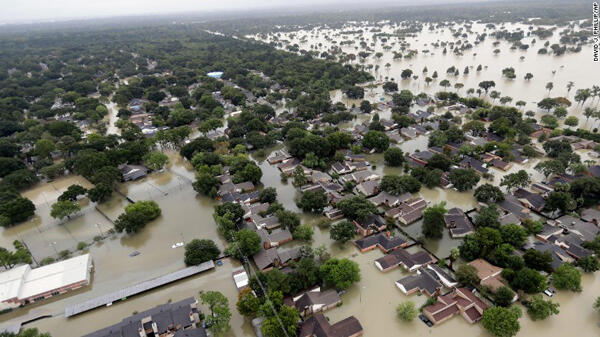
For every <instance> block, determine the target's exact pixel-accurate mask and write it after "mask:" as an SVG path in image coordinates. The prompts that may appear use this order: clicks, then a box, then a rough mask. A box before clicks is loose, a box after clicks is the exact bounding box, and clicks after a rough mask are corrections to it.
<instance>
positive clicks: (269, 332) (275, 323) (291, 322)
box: [261, 305, 300, 337]
mask: <svg viewBox="0 0 600 337" xmlns="http://www.w3.org/2000/svg"><path fill="white" fill-rule="evenodd" d="M298 322H300V313H299V312H298V309H296V308H295V307H290V306H287V305H280V306H279V308H278V311H277V316H275V315H273V314H270V315H267V316H266V318H265V320H264V321H263V322H262V326H261V332H262V334H263V336H265V337H288V336H296V334H297V331H298ZM282 325H283V328H284V329H285V332H284V331H283V330H282V329H281V326H282Z"/></svg>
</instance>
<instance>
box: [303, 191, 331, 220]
mask: <svg viewBox="0 0 600 337" xmlns="http://www.w3.org/2000/svg"><path fill="white" fill-rule="evenodd" d="M326 206H327V196H326V195H325V193H324V192H323V191H322V190H320V189H317V190H314V191H306V192H304V193H302V197H301V198H300V201H298V207H300V208H301V209H302V210H303V211H305V212H310V213H315V214H320V213H322V212H323V208H325V207H326Z"/></svg>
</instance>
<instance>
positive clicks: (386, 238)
mask: <svg viewBox="0 0 600 337" xmlns="http://www.w3.org/2000/svg"><path fill="white" fill-rule="evenodd" d="M354 245H355V246H356V247H357V248H358V249H359V250H360V251H361V252H363V253H364V252H368V251H370V250H373V249H375V248H379V249H380V250H381V251H382V252H384V253H387V252H389V251H391V250H394V249H398V248H406V247H407V246H408V241H406V239H405V238H403V237H401V236H396V237H392V236H391V235H390V234H389V233H387V232H386V233H379V234H375V235H371V236H367V237H364V238H362V239H359V240H356V241H354Z"/></svg>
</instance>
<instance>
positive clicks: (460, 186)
mask: <svg viewBox="0 0 600 337" xmlns="http://www.w3.org/2000/svg"><path fill="white" fill-rule="evenodd" d="M448 178H449V179H450V182H451V183H452V185H454V188H456V189H457V190H458V191H459V192H464V191H467V190H470V189H471V188H473V186H475V185H477V183H478V182H479V179H480V177H479V175H477V173H476V172H475V170H473V169H454V170H452V171H450V175H449V177H448Z"/></svg>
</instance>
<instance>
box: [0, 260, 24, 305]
mask: <svg viewBox="0 0 600 337" xmlns="http://www.w3.org/2000/svg"><path fill="white" fill-rule="evenodd" d="M29 270H31V267H29V265H28V264H26V265H22V266H18V267H14V268H13V269H10V270H7V271H5V272H3V273H0V302H3V301H6V300H9V299H11V298H17V297H19V289H21V286H22V284H23V278H24V276H25V274H26V273H27V272H29Z"/></svg>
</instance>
